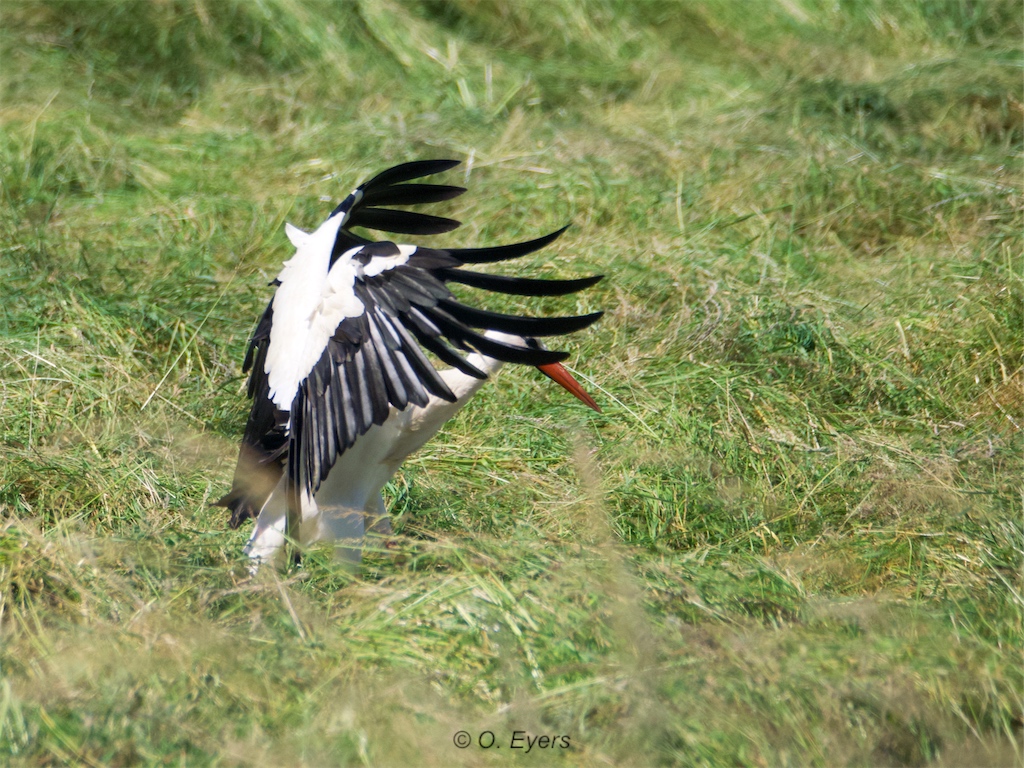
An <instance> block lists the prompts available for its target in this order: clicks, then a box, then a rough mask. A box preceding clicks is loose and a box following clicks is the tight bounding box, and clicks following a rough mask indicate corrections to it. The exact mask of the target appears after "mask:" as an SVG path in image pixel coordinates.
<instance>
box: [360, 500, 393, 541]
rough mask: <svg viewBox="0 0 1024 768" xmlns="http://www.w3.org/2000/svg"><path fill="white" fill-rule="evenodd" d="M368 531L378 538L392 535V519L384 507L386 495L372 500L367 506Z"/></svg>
mask: <svg viewBox="0 0 1024 768" xmlns="http://www.w3.org/2000/svg"><path fill="white" fill-rule="evenodd" d="M366 531H367V533H375V534H377V535H378V536H390V535H391V518H390V517H388V510H387V507H385V506H384V494H380V495H379V496H377V497H376V498H373V499H371V500H370V501H369V503H367V505H366Z"/></svg>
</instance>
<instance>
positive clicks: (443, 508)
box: [0, 0, 1024, 766]
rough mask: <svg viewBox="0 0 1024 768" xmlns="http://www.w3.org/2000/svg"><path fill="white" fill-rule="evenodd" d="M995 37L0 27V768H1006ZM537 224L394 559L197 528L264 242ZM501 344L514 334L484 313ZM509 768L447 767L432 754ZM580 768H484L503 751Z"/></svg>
mask: <svg viewBox="0 0 1024 768" xmlns="http://www.w3.org/2000/svg"><path fill="white" fill-rule="evenodd" d="M1022 34H1024V32H1022V24H1021V9H1020V4H1019V3H1016V2H1010V1H1009V0H1007V1H1006V2H1000V1H999V0H993V1H992V2H985V3H973V2H967V1H966V0H942V1H941V2H937V1H935V0H899V2H882V1H881V0H872V1H866V2H858V3H845V2H844V3H835V2H824V1H823V0H787V1H786V2H777V3H776V2H759V3H748V2H740V1H739V0H702V1H701V2H690V3H675V2H653V0H652V1H651V2H643V3H631V2H618V1H616V0H604V1H595V2H588V3H581V2H576V0H548V1H547V2H545V3H524V2H518V1H516V2H513V1H512V0H480V1H471V0H452V1H451V2H442V1H431V2H428V1H426V0H424V1H423V2H418V3H417V2H407V3H402V2H398V1H397V0H391V1H384V0H362V1H361V2H338V3H331V2H328V1H327V0H258V1H256V0H253V1H251V2H250V1H245V2H243V1H242V0H218V1H217V2H209V1H208V0H206V1H201V0H169V1H168V2H156V1H155V0H154V1H153V2H115V1H114V0H91V1H89V2H86V1H84V0H83V1H78V2H71V1H67V2H57V1H56V0H53V1H48V2H43V1H42V0H40V1H39V2H22V1H20V0H4V2H3V3H2V4H0V279H2V285H3V288H2V289H0V296H2V302H0V448H2V457H3V461H2V464H0V516H2V517H0V762H3V763H4V764H10V765H25V766H39V765H66V764H72V765H96V766H108V765H114V766H117V765H121V766H129V765H154V764H160V765H189V766H193V765H223V766H229V765H268V766H269V765H275V766H276V765H307V766H322V765H369V766H387V765H420V764H422V765H438V766H440V765H452V764H463V765H501V764H506V763H510V762H511V763H520V764H529V765H579V766H592V765H636V766H647V765H707V766H720V765H737V766H781V765H793V766H803V765H818V766H833V765H851V766H877V765H907V766H910V765H915V766H916V765H923V764H932V765H941V766H961V765H979V766H980V765H988V766H1009V765H1015V764H1020V759H1019V756H1020V750H1021V746H1022V732H1021V729H1022V726H1024V712H1022V698H1021V695H1022V686H1024V679H1022V678H1024V675H1022V672H1021V670H1022V668H1024V666H1022V663H1021V662H1022V647H1024V643H1022V638H1024V621H1022V616H1024V597H1022V594H1024V579H1022V558H1024V525H1022V517H1021V512H1022V484H1021V477H1022V476H1024V462H1022V460H1021V458H1022V452H1024V437H1022V427H1024V372H1022V364H1024V359H1022V358H1024V313H1022V302H1024V286H1022V263H1021V248H1022V237H1021V231H1022V226H1024V215H1022V212H1024V204H1022V190H1021V171H1022V163H1021V159H1022V153H1021V148H1022V141H1024V106H1022V102H1024V94H1022V88H1021V71H1022V53H1021V46H1020V41H1021V37H1022ZM449 156H451V157H458V158H462V159H464V160H466V161H467V165H465V166H463V169H461V170H458V171H455V172H453V173H452V174H450V176H451V178H452V179H454V180H456V181H457V182H458V181H468V185H469V186H470V188H471V192H470V194H468V195H466V196H465V197H464V198H460V199H459V200H458V201H455V202H454V203H451V204H448V205H447V206H441V207H440V208H439V210H440V211H441V212H442V213H445V214H448V215H452V216H455V217H456V218H460V219H462V220H463V221H465V222H466V224H465V226H464V227H463V228H462V229H460V230H459V231H457V232H455V233H453V234H452V235H450V236H445V240H444V242H446V243H452V244H460V245H461V244H470V243H474V244H480V245H486V244H495V243H500V242H509V241H512V240H515V239H516V238H526V237H531V236H537V235H540V234H542V233H545V232H548V231H550V230H552V229H554V228H556V227H558V226H561V225H562V224H564V223H565V222H566V221H572V223H573V227H572V229H571V230H570V231H569V233H568V234H567V235H565V236H564V237H563V238H562V239H561V240H560V241H559V243H558V244H557V246H555V247H552V248H549V249H547V250H545V251H544V252H541V253H538V254H536V255H535V256H533V257H531V258H529V259H526V260H524V262H525V263H523V264H522V265H520V266H518V267H517V270H518V272H519V273H520V274H523V275H532V276H543V275H547V276H552V277H554V276H559V277H567V276H580V275H584V274H590V273H593V272H601V273H604V274H606V275H607V276H608V277H607V279H606V280H605V281H604V282H603V283H601V284H600V285H599V286H598V287H597V288H596V289H594V290H591V291H588V292H587V293H586V294H585V295H583V296H580V297H579V298H577V299H564V300H558V301H554V300H549V301H547V302H539V301H538V302H533V303H530V302H526V303H523V304H515V303H514V302H512V301H510V302H509V303H508V304H507V307H519V308H524V307H525V308H530V309H532V310H544V311H555V310H564V311H567V312H574V311H590V310H593V309H598V308H602V309H605V310H606V311H607V314H606V315H605V318H604V320H603V321H602V322H601V323H600V324H599V325H598V326H596V327H595V328H593V329H591V330H588V331H586V332H584V333H582V334H579V335H577V336H575V337H573V339H572V340H571V341H567V342H566V345H567V346H569V347H570V348H571V349H572V350H573V357H572V358H571V363H572V366H573V368H574V370H576V371H577V372H578V373H579V375H580V377H581V379H583V380H585V381H586V382H587V384H588V388H589V389H591V391H593V392H594V394H595V396H596V397H597V398H598V400H599V401H600V402H601V403H602V405H603V407H604V413H603V414H602V415H597V414H593V413H590V412H588V411H586V410H585V409H583V408H582V407H581V406H579V405H578V404H574V401H572V400H571V398H567V397H566V396H564V395H562V394H559V392H557V391H555V390H554V389H552V388H551V387H550V386H549V385H548V384H547V383H546V380H544V379H542V378H541V377H538V376H536V375H535V374H532V373H531V372H529V371H523V370H506V371H504V372H503V373H502V375H501V376H500V377H499V378H498V379H497V380H496V381H495V382H493V383H492V384H489V385H488V386H487V387H486V388H485V390H484V391H483V392H482V393H481V394H480V395H479V396H478V397H477V398H476V399H475V400H474V402H473V403H472V404H471V406H470V407H468V408H467V409H466V410H465V411H464V412H463V413H462V414H461V415H460V416H459V417H458V418H457V419H456V420H455V421H453V422H452V423H451V424H450V425H449V426H448V427H447V428H446V429H445V430H444V431H443V433H442V434H441V435H439V436H438V437H437V438H436V439H435V440H434V441H432V442H431V443H430V444H429V445H428V446H427V447H426V448H425V449H424V450H423V451H422V452H421V453H420V454H419V455H417V456H415V457H413V458H412V459H411V460H410V461H409V462H407V464H406V465H405V467H404V468H403V470H402V471H401V472H400V473H399V475H398V476H397V477H396V478H395V480H394V482H393V483H392V484H391V485H390V486H389V487H388V489H387V496H388V501H389V505H390V509H391V511H392V513H393V515H394V523H395V527H396V531H397V535H396V537H395V541H394V542H393V546H392V547H391V548H389V549H386V550H381V551H379V552H373V553H371V554H370V555H368V556H367V557H366V559H365V561H364V563H363V565H362V567H361V568H360V570H359V571H358V572H357V573H354V574H353V573H349V572H347V571H346V570H344V569H343V568H341V567H340V566H338V565H336V564H335V563H334V562H332V560H331V558H330V556H329V554H328V553H327V552H326V551H323V550H314V551H312V552H311V553H309V555H308V556H307V558H306V560H305V562H304V564H303V566H302V567H301V568H300V569H297V570H295V571H293V572H291V573H288V574H281V575H275V574H272V573H264V574H261V575H260V576H259V577H258V578H255V579H250V578H248V577H247V576H246V575H245V573H246V571H245V564H244V562H243V559H242V557H241V547H242V545H243V543H244V541H245V538H246V536H247V532H246V531H244V530H243V531H238V532H232V531H229V530H228V529H227V526H226V517H225V515H223V510H219V509H212V508H210V507H209V506H208V504H209V502H210V501H211V500H212V499H215V498H217V497H218V496H220V495H221V494H222V493H224V492H225V490H226V489H227V488H228V486H229V482H230V473H231V470H232V466H233V460H234V455H235V454H234V451H235V445H236V441H237V440H238V438H239V436H240V434H241V431H242V427H243V424H244V420H245V417H246V414H247V403H246V400H245V397H244V381H243V379H242V377H241V371H240V364H241V359H242V356H243V354H244V346H245V342H246V338H247V336H248V334H249V332H250V330H251V328H252V325H253V323H254V321H255V319H256V318H257V316H258V313H259V312H260V311H261V310H262V308H263V306H265V302H266V300H267V298H268V296H269V291H270V289H269V288H268V287H267V281H268V280H269V279H271V278H272V277H273V275H274V274H275V273H276V270H277V269H278V265H279V264H280V262H281V261H282V260H284V259H285V258H287V257H288V255H289V249H288V245H287V240H286V238H285V237H284V233H283V225H284V222H285V221H286V220H288V221H292V222H294V223H295V224H297V225H299V226H302V227H306V228H309V227H312V226H315V225H316V224H317V223H318V222H319V220H321V219H322V218H323V216H324V215H325V214H326V213H327V212H328V211H329V209H330V206H331V204H332V202H333V201H336V200H338V199H340V198H341V197H343V196H344V195H345V194H346V193H347V191H348V190H349V189H350V188H351V187H352V186H354V185H355V184H356V183H358V182H359V181H361V180H363V179H365V178H366V177H367V176H368V175H369V174H372V173H374V172H376V171H378V170H381V169H382V168H384V167H386V166H387V165H388V164H391V163H396V162H401V161H405V160H411V159H417V158H427V157H449ZM490 306H493V307H496V308H501V307H502V302H501V301H493V302H491V303H490ZM458 730H466V731H468V732H469V733H471V734H472V735H473V736H474V737H476V736H478V735H479V734H480V733H481V732H483V731H488V730H489V731H492V732H494V734H495V735H496V737H497V742H496V743H497V744H500V745H501V748H500V749H497V748H491V749H482V748H481V747H479V746H477V745H476V744H474V745H473V746H471V747H470V748H468V749H465V750H459V749H456V748H455V747H454V746H453V744H452V738H453V735H454V734H455V732H456V731H458ZM517 730H521V731H526V732H528V733H529V734H531V737H533V736H538V735H541V734H548V735H566V736H568V737H569V741H570V743H571V747H570V748H568V749H564V748H562V747H561V746H559V747H556V748H551V747H548V748H546V749H543V750H541V748H539V747H537V748H535V749H533V750H531V752H530V753H529V754H523V753H524V752H525V750H521V751H516V750H512V749H510V746H511V738H512V735H513V732H514V731H517Z"/></svg>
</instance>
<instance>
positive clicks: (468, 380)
mask: <svg viewBox="0 0 1024 768" xmlns="http://www.w3.org/2000/svg"><path fill="white" fill-rule="evenodd" d="M456 165H458V161H457V160H425V161H420V162H412V163H405V164H404V165H399V166H396V167H394V168H391V169H389V170H387V171H384V172H383V173H381V174H379V175H378V176H375V177H374V178H372V179H370V180H369V181H367V182H366V183H364V184H362V185H361V186H359V187H357V188H356V189H355V190H354V191H353V192H352V194H350V195H349V196H348V197H347V198H345V200H344V201H343V202H342V203H341V204H340V205H339V206H338V207H337V208H335V209H334V211H333V212H332V213H331V215H330V216H329V217H328V218H327V221H325V222H324V223H323V224H321V225H320V227H319V228H318V229H317V230H315V231H314V232H308V233H307V232H303V231H302V230H300V229H298V228H297V227H294V226H292V225H291V224H287V225H286V232H287V234H288V238H289V240H291V242H292V245H294V246H295V249H296V252H295V255H294V256H293V257H292V258H291V259H290V260H288V261H286V262H285V263H284V268H283V269H282V270H281V273H280V274H279V275H278V276H277V279H276V280H275V281H274V283H272V285H276V286H277V290H276V292H275V293H274V297H273V299H271V301H270V304H269V305H268V306H267V309H266V311H265V312H264V313H263V316H262V318H261V319H260V321H259V324H258V325H257V327H256V330H255V332H254V333H253V335H252V338H251V339H250V341H249V348H248V351H247V353H246V356H245V362H244V364H243V372H245V371H250V370H251V373H250V377H249V396H250V397H251V398H252V399H253V403H252V410H251V412H250V414H249V421H248V423H247V424H246V427H245V434H244V436H243V438H242V444H241V449H240V451H239V457H238V465H237V467H236V469H235V476H234V482H233V484H232V488H231V492H230V493H228V494H227V495H226V496H224V497H223V498H222V499H220V500H219V501H218V502H216V503H217V504H218V505H220V506H224V507H227V508H228V509H230V510H231V521H230V525H231V527H232V528H237V527H238V526H239V525H240V524H241V523H242V521H244V520H245V519H246V518H249V517H256V518H257V520H256V526H255V529H254V531H253V533H252V537H251V538H250V539H249V543H248V544H247V545H246V548H245V551H246V553H247V554H248V555H249V557H250V558H252V562H253V565H254V567H255V566H258V565H259V563H261V562H267V561H275V560H276V561H277V563H278V564H279V565H280V564H282V559H281V556H282V554H283V551H284V550H283V547H284V544H285V542H286V541H287V540H291V541H293V542H294V543H295V544H297V545H299V546H305V545H308V544H310V543H312V542H315V541H320V540H337V541H338V547H339V554H340V553H342V552H343V551H344V550H346V549H347V551H348V552H349V553H350V556H351V555H353V554H354V558H353V559H358V556H359V552H360V549H359V543H360V542H361V540H362V538H363V534H364V532H365V531H366V530H367V529H368V528H375V530H378V531H381V532H385V533H386V532H388V531H389V530H390V523H389V521H388V517H387V512H386V510H385V508H384V500H383V498H382V496H381V490H382V489H383V487H384V484H385V483H386V482H387V481H388V480H389V479H390V478H391V476H392V475H394V473H395V472H396V471H397V470H398V467H399V466H400V465H401V463H402V462H403V461H404V460H405V459H406V458H407V457H408V456H409V455H410V454H411V453H413V452H414V451H416V450H417V449H419V448H420V447H421V446H422V445H423V444H424V443H426V441H427V440H429V439H430V438H431V437H433V435H434V434H435V433H436V432H437V431H438V430H439V429H440V428H441V426H442V425H443V424H444V423H445V422H446V421H448V419H450V418H451V417H452V416H454V415H455V413H456V412H457V411H458V410H459V409H460V408H461V407H462V406H463V405H465V404H466V402H467V401H468V400H469V398H470V397H472V396H473V394H475V393H476V391H477V390H478V389H479V388H480V386H481V384H482V383H483V381H484V380H485V379H486V378H487V377H488V374H491V373H494V372H495V371H496V370H497V369H498V368H499V367H500V366H501V365H502V363H506V362H508V363H522V364H526V365H532V366H536V367H537V368H539V369H540V370H541V371H542V372H544V373H545V374H546V375H547V376H549V377H550V378H552V379H553V380H554V381H556V382H558V383H559V384H561V385H562V386H563V387H565V388H566V389H567V390H568V391H569V392H571V393H572V394H574V395H575V396H576V397H578V398H579V399H580V400H582V401H583V402H584V403H586V404H587V405H588V406H590V407H591V408H594V409H595V410H600V409H599V408H598V406H597V404H596V403H595V402H594V400H593V399H592V398H591V397H590V395H588V394H587V393H586V392H585V391H584V390H583V388H582V387H581V386H580V385H579V383H578V382H577V381H576V380H575V379H574V378H573V377H572V376H571V375H570V374H569V372H568V371H567V370H566V369H565V368H564V367H563V366H562V365H561V363H560V362H559V361H561V360H564V359H565V358H566V357H567V353H565V352H555V351H551V350H548V349H545V348H544V347H543V346H542V345H541V344H540V343H539V342H538V341H536V339H535V338H534V337H537V336H549V335H555V334H562V333H571V332H573V331H578V330H581V329H583V328H586V327H587V326H589V325H590V324H591V323H593V322H594V321H596V320H597V319H598V318H599V317H600V316H601V314H602V313H600V312H595V313H593V314H589V315H581V316H577V317H550V318H547V317H545V318H541V317H520V316H516V315H506V314H498V313H495V312H489V311H487V310H482V309H475V308H473V307H469V306H467V305H465V304H461V303H459V302H458V301H456V300H455V297H454V296H453V294H452V293H451V291H450V290H449V289H448V287H447V283H461V284H463V285H468V286H472V287H474V288H482V289H484V290H489V291H495V292H498V293H507V294H516V295H522V296H562V295H566V294H570V293H575V292H576V291H580V290H582V289H584V288H587V287H589V286H591V285H593V284H594V283H596V282H597V281H598V280H600V279H601V276H600V275H598V276H594V277H587V278H582V279H578V280H530V279H523V278H515V277H504V276H499V275H491V274H484V273H481V272H472V271H467V270H463V269H461V267H462V266H463V265H465V264H484V263H490V262H496V261H504V260H506V259H514V258H517V257H519V256H523V255H524V254H527V253H531V252H533V251H536V250H537V249H539V248H542V247H543V246H545V245H547V244H548V243H550V242H552V241H553V240H554V239H555V238H557V237H558V236H559V235H560V234H562V232H563V231H564V229H562V230H559V231H557V232H553V233H551V234H550V235H546V236H544V237H541V238H538V239H536V240H530V241H528V242H524V243H517V244H514V245H506V246H499V247H495V248H449V249H446V250H439V249H432V248H424V247H423V246H416V245H398V244H396V243H393V242H390V241H387V240H384V241H378V242H374V241H371V240H367V239H366V238H364V237H361V236H359V235H357V234H355V233H353V232H352V227H366V228H370V229H376V230H380V231H384V232H392V233H401V234H412V235H431V234H437V233H441V232H448V231H451V230H452V229H455V228H456V227H458V226H459V222H457V221H454V220H452V219H445V218H440V217H437V216H427V215H425V214H421V213H413V212H410V211H403V210H392V209H388V208H383V207H380V206H392V205H411V204H418V203H431V202H438V201H441V200H448V199H450V198H453V197H455V196H457V195H460V194H462V193H463V192H465V191H466V190H465V189H463V188H461V187H452V186H445V185H439V184H420V183H416V184H406V183H403V182H408V181H410V180H412V179H417V178H420V177H423V176H429V175H432V174H436V173H440V172H441V171H445V170H448V169H449V168H452V167H454V166H456ZM474 328H476V329H482V330H483V331H484V332H483V333H479V332H478V331H476V330H473V329H474ZM420 347H422V348H423V349H425V350H427V351H429V352H431V353H433V354H434V355H435V356H436V357H437V358H438V359H439V360H441V361H443V362H445V363H447V364H449V365H452V366H454V367H453V368H451V369H448V370H444V371H440V372H438V371H436V370H435V369H434V366H433V365H432V364H431V362H430V361H429V360H428V359H427V357H426V356H425V355H424V354H423V352H422V351H421V349H420ZM453 348H454V349H453ZM457 350H458V351H457ZM460 351H461V352H464V353H467V354H465V356H463V355H462V354H460ZM346 542H347V546H346Z"/></svg>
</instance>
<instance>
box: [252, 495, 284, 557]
mask: <svg viewBox="0 0 1024 768" xmlns="http://www.w3.org/2000/svg"><path fill="white" fill-rule="evenodd" d="M287 521H288V514H287V509H286V505H285V503H284V494H283V493H278V492H277V491H275V492H274V493H272V494H271V495H270V498H268V499H267V502H266V503H265V504H264V505H263V509H261V510H260V514H259V517H258V518H257V519H256V525H255V526H254V527H253V530H252V536H250V537H249V542H248V543H247V544H246V545H245V549H243V550H242V552H243V553H244V554H245V555H248V557H249V558H250V561H251V562H250V566H249V570H250V571H252V572H254V573H255V571H256V570H257V569H258V568H259V566H260V564H262V563H271V562H274V563H275V564H276V565H278V566H279V567H280V566H282V565H283V562H278V561H281V555H282V554H283V552H284V541H285V536H284V529H285V528H286V527H287Z"/></svg>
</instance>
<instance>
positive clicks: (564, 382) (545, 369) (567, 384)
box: [537, 363, 601, 413]
mask: <svg viewBox="0 0 1024 768" xmlns="http://www.w3.org/2000/svg"><path fill="white" fill-rule="evenodd" d="M537 370H538V371H540V372H541V373H543V374H544V375H545V376H547V377H548V378H549V379H551V380H552V381H553V382H555V383H556V384H560V385H561V386H562V387H564V388H565V389H567V390H568V391H569V392H571V393H572V394H573V395H575V396H576V397H577V398H579V399H580V400H582V401H583V402H584V403H586V404H587V405H589V406H590V407H591V408H593V409H594V410H595V411H597V412H598V413H601V407H600V406H599V405H598V404H597V403H596V402H594V398H592V397H591V396H590V395H588V394H587V391H586V390H585V389H583V387H581V386H580V383H579V382H578V381H576V379H574V378H573V377H572V374H571V373H569V371H567V370H566V369H565V366H564V365H562V364H561V363H550V364H548V365H538V366H537Z"/></svg>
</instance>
